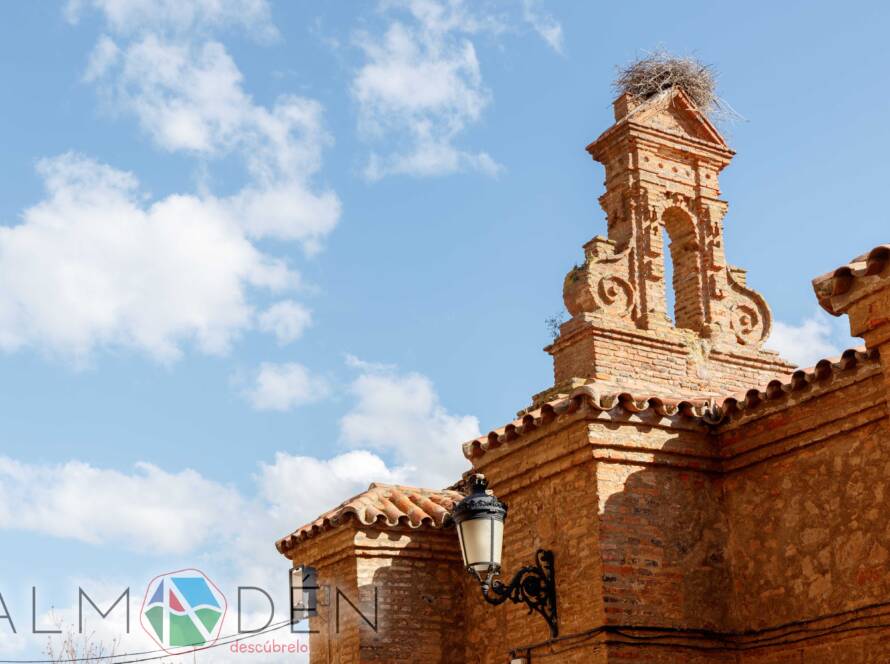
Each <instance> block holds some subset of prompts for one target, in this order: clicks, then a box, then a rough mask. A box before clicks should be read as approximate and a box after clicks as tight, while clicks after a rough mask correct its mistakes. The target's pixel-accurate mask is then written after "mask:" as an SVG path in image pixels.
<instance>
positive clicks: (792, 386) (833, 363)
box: [716, 346, 880, 421]
mask: <svg viewBox="0 0 890 664" xmlns="http://www.w3.org/2000/svg"><path fill="white" fill-rule="evenodd" d="M879 363H880V357H879V354H878V351H877V349H875V348H872V349H866V348H865V346H858V347H856V348H851V349H849V350H845V351H844V352H843V353H841V355H839V356H838V357H835V358H831V359H824V360H819V362H817V363H816V365H815V366H813V367H810V368H808V369H798V370H797V371H795V372H794V373H793V374H791V380H790V381H788V382H785V383H783V382H782V381H779V380H773V381H770V382H769V383H768V384H767V386H766V389H765V390H748V391H747V392H746V393H745V394H744V396H741V395H739V396H731V397H726V398H724V399H722V400H721V401H720V402H719V404H717V405H716V409H717V411H718V412H719V417H720V420H721V421H723V420H725V419H727V418H729V417H732V416H733V415H736V414H740V413H745V412H748V411H751V410H754V409H756V408H758V407H759V406H761V405H763V404H766V403H767V402H770V401H778V400H780V399H784V398H785V397H787V396H790V395H791V394H792V393H802V392H804V391H806V390H810V389H812V388H814V387H818V386H820V385H826V386H827V385H828V384H829V383H830V382H831V381H832V380H833V379H834V378H835V377H836V376H838V375H839V374H842V373H845V372H849V371H853V370H856V369H859V368H862V367H865V366H874V367H879V366H880V365H879Z"/></svg>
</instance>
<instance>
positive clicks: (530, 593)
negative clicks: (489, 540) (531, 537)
mask: <svg viewBox="0 0 890 664" xmlns="http://www.w3.org/2000/svg"><path fill="white" fill-rule="evenodd" d="M535 559H536V561H537V564H536V565H527V566H525V567H523V568H522V569H520V570H519V571H518V572H516V575H515V576H514V577H513V580H512V581H510V583H509V584H504V583H501V582H500V581H497V580H495V581H483V582H482V596H483V597H484V598H485V601H486V602H488V603H489V604H494V605H497V604H503V603H504V602H506V601H507V600H510V601H511V602H513V603H514V604H519V603H523V604H525V605H526V606H528V612H529V613H531V612H532V611H537V612H538V613H539V614H541V616H543V618H544V620H546V621H547V624H548V625H549V626H550V635H551V636H552V637H553V638H556V637H557V636H559V627H558V624H557V615H556V579H555V575H554V571H553V552H552V551H547V550H544V549H538V552H537V554H536V555H535Z"/></svg>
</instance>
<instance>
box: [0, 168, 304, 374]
mask: <svg viewBox="0 0 890 664" xmlns="http://www.w3.org/2000/svg"><path fill="white" fill-rule="evenodd" d="M38 171H39V172H40V174H41V175H42V176H43V179H44V184H45V187H46V197H45V198H44V200H43V201H41V202H40V203H38V204H37V205H35V206H33V207H31V208H29V209H27V210H25V211H24V213H23V215H22V223H20V224H18V225H16V226H4V227H0V280H2V282H3V284H4V288H3V289H2V290H0V348H3V349H4V350H7V351H10V350H17V349H20V348H23V347H36V348H39V349H42V350H48V351H51V352H54V353H58V354H61V355H64V356H66V357H70V358H72V359H74V360H75V361H78V362H81V361H84V360H86V359H87V358H88V357H89V355H90V354H91V353H92V352H93V350H94V349H95V348H96V347H99V346H111V347H122V348H131V349H137V350H140V351H143V352H145V353H147V354H148V355H149V356H151V357H154V358H156V359H158V360H161V361H166V362H169V361H171V360H175V359H176V358H178V357H179V355H180V354H181V346H182V344H183V343H184V342H194V344H195V345H196V346H197V347H198V348H199V349H200V350H201V351H203V352H206V353H216V354H218V353H224V352H226V350H227V349H228V348H229V346H230V344H231V342H232V341H233V339H234V338H235V337H237V335H238V334H239V333H241V332H243V331H244V330H245V329H248V328H249V327H251V325H252V324H253V316H254V311H253V306H252V305H251V303H250V293H251V292H252V291H255V290H256V289H263V290H268V291H271V292H277V291H281V290H285V289H289V288H293V287H295V286H296V285H297V283H298V276H297V274H296V273H295V272H293V271H292V270H291V269H290V268H288V266H287V265H286V264H285V263H284V261H282V260H280V259H277V258H275V257H272V256H270V255H268V254H265V253H263V252H262V251H260V250H259V249H258V248H257V247H256V246H254V245H253V244H252V243H251V242H250V240H249V239H248V237H247V236H246V233H245V231H244V228H243V225H242V223H241V220H240V219H239V218H238V217H237V216H236V215H234V214H233V213H232V210H231V206H230V205H229V204H228V202H227V201H225V200H219V199H216V198H214V197H212V196H206V197H200V196H195V195H171V196H167V197H165V198H162V199H159V200H156V201H154V202H147V201H146V199H145V197H144V195H143V194H142V192H141V191H140V189H139V183H138V181H137V180H136V177H135V176H134V175H133V174H131V173H127V172H124V171H119V170H116V169H114V168H112V167H111V166H108V165H106V164H102V163H99V162H97V161H94V160H92V159H90V158H88V157H84V156H82V155H78V154H74V153H68V154H64V155H61V156H59V157H55V158H52V159H45V160H42V161H41V162H40V163H39V166H38Z"/></svg>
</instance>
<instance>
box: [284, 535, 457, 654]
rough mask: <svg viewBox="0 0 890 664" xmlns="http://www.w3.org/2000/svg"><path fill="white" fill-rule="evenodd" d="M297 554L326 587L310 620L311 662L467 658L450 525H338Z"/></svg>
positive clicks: (454, 539)
mask: <svg viewBox="0 0 890 664" xmlns="http://www.w3.org/2000/svg"><path fill="white" fill-rule="evenodd" d="M292 555H293V560H294V564H295V565H300V564H307V565H312V566H314V567H316V569H317V572H318V583H319V586H320V587H321V588H320V590H319V591H318V592H319V606H318V616H317V617H315V618H311V619H310V621H309V623H310V629H311V630H314V631H315V632H316V633H313V634H311V635H310V638H309V647H310V652H311V661H312V662H313V664H317V663H324V664H335V663H336V664H358V663H359V662H361V663H363V664H364V663H366V662H368V663H370V662H376V663H379V664H383V663H384V662H385V663H387V664H395V663H404V664H409V663H413V662H420V661H422V662H437V663H441V664H460V663H462V662H463V661H464V659H463V644H464V630H463V625H464V623H463V610H464V601H463V594H462V588H463V586H462V584H463V581H464V579H463V576H464V571H463V568H462V564H461V562H460V552H459V549H458V545H457V537H456V535H455V533H454V531H453V530H452V529H448V530H445V531H441V530H435V529H431V528H421V529H412V528H407V527H403V528H394V529H393V528H390V529H385V530H381V529H375V528H373V527H364V526H363V527H360V528H357V527H356V526H355V525H341V526H340V527H338V528H336V529H334V530H329V531H327V532H325V533H322V534H320V535H318V536H316V537H314V538H312V539H310V540H307V541H305V542H303V543H301V544H300V546H299V547H298V548H297V549H295V550H294V552H293V553H292ZM375 589H376V601H377V611H376V614H375V610H374V604H375ZM338 590H339V592H340V596H339V612H338V610H337V605H338ZM349 602H351V603H352V604H354V605H355V607H356V608H357V609H358V610H359V611H360V612H361V615H359V613H358V612H356V611H355V609H353V608H352V607H351V606H350V604H349ZM338 613H339V617H338ZM362 616H364V618H363V617H362ZM369 622H370V623H372V624H373V626H372V625H369V624H368V623H369ZM375 627H376V629H375Z"/></svg>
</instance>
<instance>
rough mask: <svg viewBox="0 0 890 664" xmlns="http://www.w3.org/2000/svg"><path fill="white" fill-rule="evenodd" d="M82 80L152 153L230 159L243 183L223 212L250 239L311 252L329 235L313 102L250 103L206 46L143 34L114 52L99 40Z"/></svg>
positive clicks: (332, 218)
mask: <svg viewBox="0 0 890 664" xmlns="http://www.w3.org/2000/svg"><path fill="white" fill-rule="evenodd" d="M115 48H117V47H115ZM96 53H98V54H99V55H96ZM109 53H111V54H114V53H116V55H115V56H114V57H112V56H111V55H106V54H109ZM97 62H98V63H99V64H96V63H97ZM87 73H88V75H91V77H92V79H93V80H96V81H97V82H98V83H99V85H100V87H101V89H102V90H103V92H104V94H105V96H106V97H107V98H108V99H109V100H111V103H112V104H113V105H114V106H116V107H118V108H121V109H123V110H126V111H128V112H130V113H132V114H133V115H134V116H135V117H136V118H137V119H138V120H139V124H140V126H141V127H142V129H143V130H144V131H145V132H147V133H148V135H149V136H150V137H151V139H152V140H153V141H154V142H155V143H156V144H157V145H158V146H160V147H161V148H163V149H165V150H168V151H171V152H177V151H183V152H186V153H189V154H192V155H194V156H196V157H199V158H201V159H205V160H206V159H218V158H220V157H224V156H226V155H228V154H232V153H235V154H237V155H239V156H240V157H241V158H242V160H243V162H244V164H245V167H246V170H247V174H248V176H249V177H250V181H251V182H250V184H249V185H247V186H245V188H244V189H243V190H242V191H241V192H240V193H238V194H237V195H235V196H233V197H231V204H232V206H233V210H234V212H235V213H236V214H237V216H238V217H239V218H240V219H241V220H242V223H243V224H244V226H245V228H246V230H247V232H248V233H250V235H251V236H253V237H257V238H263V237H273V238H278V239H282V240H292V241H300V242H302V243H303V244H304V246H305V248H306V249H307V250H309V251H310V252H312V251H316V250H317V249H318V248H319V243H320V240H321V239H322V238H323V237H324V236H325V235H327V234H328V233H329V232H330V231H331V230H333V228H334V226H335V225H336V223H337V220H338V218H339V216H340V201H339V199H338V198H337V196H336V194H334V192H332V191H330V190H327V189H319V188H317V187H315V186H313V184H312V178H313V176H314V175H315V173H316V172H317V171H318V170H319V168H320V167H321V154H322V150H323V149H324V148H325V147H326V146H327V145H329V144H330V142H331V137H330V135H329V134H328V133H327V131H326V130H325V129H324V125H323V121H322V107H321V105H320V104H319V103H318V102H317V101H315V100H313V99H307V98H304V97H298V96H295V95H284V96H282V97H280V98H279V99H278V100H277V101H276V103H275V105H274V106H272V107H271V108H266V107H265V106H262V105H258V104H256V103H254V101H253V99H252V98H251V97H250V96H249V95H248V94H246V93H245V92H244V90H243V87H242V83H243V77H242V74H241V72H240V70H239V69H238V67H237V66H236V65H235V63H234V61H233V60H232V58H231V57H230V56H229V54H228V53H227V52H226V49H225V47H224V46H223V45H222V44H220V43H218V42H214V41H207V42H204V43H202V44H200V45H198V44H193V43H190V42H179V41H168V40H165V39H162V38H160V37H158V36H157V35H151V34H150V35H147V36H145V37H143V38H141V39H140V40H138V41H136V42H134V43H132V44H130V45H128V46H126V47H125V48H123V49H118V51H117V52H115V51H114V50H113V49H112V46H110V45H108V43H107V42H106V41H104V40H103V41H100V44H99V46H97V50H96V51H94V56H93V58H92V59H91V62H90V65H89V66H88V70H87Z"/></svg>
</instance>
